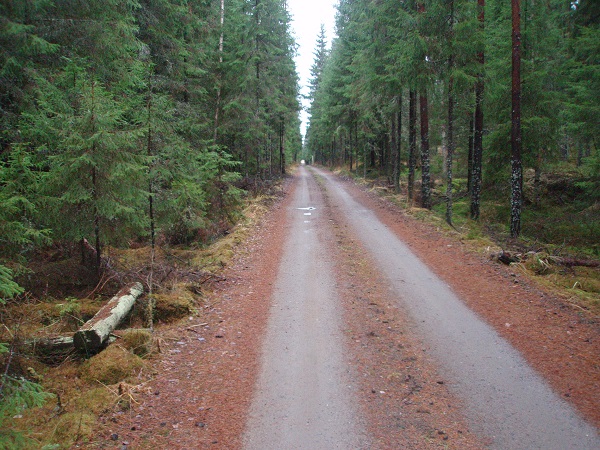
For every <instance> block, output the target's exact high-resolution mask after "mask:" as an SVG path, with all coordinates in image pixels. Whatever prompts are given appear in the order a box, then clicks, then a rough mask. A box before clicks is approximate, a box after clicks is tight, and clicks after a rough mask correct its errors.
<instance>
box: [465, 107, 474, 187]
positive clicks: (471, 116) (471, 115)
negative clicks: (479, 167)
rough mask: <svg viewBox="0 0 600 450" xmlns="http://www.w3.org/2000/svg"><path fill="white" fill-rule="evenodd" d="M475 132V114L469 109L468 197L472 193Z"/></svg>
mask: <svg viewBox="0 0 600 450" xmlns="http://www.w3.org/2000/svg"><path fill="white" fill-rule="evenodd" d="M474 132H475V116H474V111H473V110H471V111H470V112H469V142H468V145H469V148H468V151H469V154H468V156H467V192H468V194H469V197H471V196H472V195H473V147H474V141H475V136H474V135H473V134H474Z"/></svg>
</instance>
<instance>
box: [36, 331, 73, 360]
mask: <svg viewBox="0 0 600 450" xmlns="http://www.w3.org/2000/svg"><path fill="white" fill-rule="evenodd" d="M24 348H25V350H27V351H29V352H32V353H33V354H35V355H36V356H38V357H40V358H42V359H54V358H60V357H62V356H67V355H68V354H69V353H71V352H72V351H73V337H72V336H57V337H46V338H37V339H31V340H29V341H25V343H24Z"/></svg>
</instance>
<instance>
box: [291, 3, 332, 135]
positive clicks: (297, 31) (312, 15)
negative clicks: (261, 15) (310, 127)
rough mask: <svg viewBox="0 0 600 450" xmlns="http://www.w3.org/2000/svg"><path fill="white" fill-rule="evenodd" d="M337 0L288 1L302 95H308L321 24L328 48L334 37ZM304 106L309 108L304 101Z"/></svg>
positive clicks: (303, 116)
mask: <svg viewBox="0 0 600 450" xmlns="http://www.w3.org/2000/svg"><path fill="white" fill-rule="evenodd" d="M337 3H338V2H337V0H288V8H289V11H290V14H291V16H292V29H293V32H294V37H295V38H296V42H297V44H298V55H297V56H296V69H297V70H298V74H299V76H300V88H301V91H300V92H301V93H302V94H307V93H308V80H309V79H310V67H311V66H312V64H313V61H314V55H313V52H314V50H315V44H316V42H317V36H318V35H319V30H320V29H321V24H324V25H325V32H326V34H327V43H328V46H330V45H331V39H332V38H333V36H334V29H335V11H336V5H337ZM303 106H305V107H306V106H308V104H307V102H306V101H304V103H303ZM301 118H302V134H304V132H305V129H306V122H307V119H308V117H307V114H306V112H303V113H302V115H301Z"/></svg>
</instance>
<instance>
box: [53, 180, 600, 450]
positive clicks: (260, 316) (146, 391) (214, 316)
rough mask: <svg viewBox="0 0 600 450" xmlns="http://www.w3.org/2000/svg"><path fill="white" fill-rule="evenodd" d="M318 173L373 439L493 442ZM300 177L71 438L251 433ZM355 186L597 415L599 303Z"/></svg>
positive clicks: (193, 442)
mask: <svg viewBox="0 0 600 450" xmlns="http://www.w3.org/2000/svg"><path fill="white" fill-rule="evenodd" d="M316 179H317V181H319V176H317V177H316ZM319 184H320V185H321V193H320V194H319V193H318V192H317V191H314V196H318V195H321V196H323V199H322V201H323V202H324V204H325V208H324V209H325V210H326V212H325V214H326V215H325V216H324V217H323V218H322V219H320V220H323V221H324V222H326V223H328V225H327V226H328V227H330V228H328V230H330V232H328V233H326V234H325V236H326V237H325V238H324V239H323V242H322V245H323V246H324V247H325V248H326V249H327V250H328V251H329V252H330V255H331V258H332V263H331V264H332V268H333V269H332V270H333V276H334V278H335V288H336V290H337V293H338V294H337V295H338V298H339V299H340V302H341V303H340V308H341V310H342V311H343V312H342V316H343V320H344V323H345V324H346V325H345V328H344V339H343V341H344V343H343V346H344V349H345V351H346V352H347V353H346V355H347V356H346V358H347V359H348V361H349V365H350V366H351V367H353V368H354V369H353V370H354V371H356V372H359V373H360V375H361V376H360V377H359V379H358V381H357V387H356V393H357V394H356V398H357V411H358V416H359V420H358V423H359V424H360V426H361V427H363V426H364V428H365V433H366V434H367V435H368V436H369V439H370V440H371V446H370V448H382V449H383V448H416V449H418V448H423V449H426V448H457V449H458V448H461V449H468V448H487V447H488V446H493V444H494V443H493V437H491V436H486V435H485V434H482V433H481V432H479V431H478V430H476V429H474V427H473V423H472V422H469V420H468V419H467V418H466V416H465V414H464V410H465V404H464V403H465V402H464V400H463V399H461V398H460V397H459V396H457V394H456V391H455V390H453V389H452V388H451V386H450V384H451V383H449V382H448V380H447V379H446V378H445V375H444V373H443V369H442V368H441V367H440V365H439V362H437V361H436V360H435V358H434V357H433V356H432V355H431V354H430V352H428V351H426V347H427V346H426V345H425V344H424V342H423V340H422V339H421V337H420V336H419V334H418V333H415V332H414V331H415V329H414V323H412V321H411V319H410V318H408V317H407V316H406V315H405V314H404V311H403V310H402V308H398V307H397V304H396V303H397V299H396V298H395V296H394V293H393V292H391V291H390V289H388V288H387V287H386V281H385V279H384V277H383V275H382V274H381V273H380V270H379V269H378V268H377V266H376V265H375V264H374V263H373V261H372V260H371V259H370V258H369V257H368V256H366V253H365V250H364V248H363V247H362V245H361V244H360V243H359V242H358V239H357V237H356V235H355V233H354V232H352V231H351V229H350V228H349V227H347V226H345V223H344V219H343V218H341V217H340V216H339V214H338V215H336V214H337V213H336V211H335V207H333V206H332V204H331V203H330V200H329V196H328V194H327V193H326V192H325V191H324V190H323V186H322V183H321V182H319ZM297 185H298V182H297V177H296V178H295V179H292V178H289V179H288V180H287V181H286V184H285V187H284V190H285V195H284V196H282V197H281V198H280V199H279V200H277V201H276V202H275V203H273V204H271V205H270V206H269V207H268V208H265V209H264V210H263V212H262V213H261V217H262V218H261V219H260V220H259V221H258V222H256V223H255V224H254V225H252V227H251V229H249V230H248V229H246V230H244V232H243V233H242V234H240V235H239V236H237V237H235V238H234V241H235V245H234V246H233V248H232V249H231V256H232V258H231V260H230V261H228V262H227V263H226V264H223V265H226V267H225V268H224V269H223V270H222V272H220V273H219V276H220V278H219V279H218V280H220V281H217V282H214V283H213V285H212V288H211V289H210V290H209V291H208V290H207V291H204V292H203V294H202V295H201V296H199V297H198V298H197V299H196V301H197V303H198V304H197V309H196V310H195V311H194V312H193V313H190V314H189V316H186V317H185V319H183V320H182V321H179V322H174V323H171V324H162V325H159V326H158V327H157V329H156V331H155V340H156V342H157V343H158V347H159V349H160V352H159V353H155V354H154V355H152V356H150V357H148V358H147V359H146V366H145V368H144V370H143V371H142V370H140V371H139V372H138V375H137V378H136V379H129V380H128V382H127V383H117V385H114V386H104V387H103V388H102V389H105V390H108V391H110V392H113V393H114V395H113V397H114V398H115V399H117V400H119V401H118V402H114V404H110V403H109V404H108V405H105V407H104V408H99V409H97V421H96V423H95V424H92V423H89V424H85V425H86V426H88V428H89V432H87V431H86V432H85V433H84V432H83V429H82V422H81V420H80V422H79V428H77V427H75V428H74V429H73V430H72V431H71V434H72V436H71V437H75V438H76V442H75V443H73V445H72V448H107V449H109V448H110V449H113V448H118V449H150V448H154V449H156V448H169V449H191V448H199V449H200V448H221V449H234V448H241V447H242V446H243V444H244V442H245V439H246V438H245V437H244V436H245V433H248V430H247V424H248V412H249V410H250V409H251V406H252V401H253V398H254V396H255V394H256V386H257V379H258V377H259V374H260V371H261V356H262V348H263V345H264V339H265V335H266V332H267V327H268V319H269V316H270V314H271V307H272V305H271V302H272V298H273V294H274V289H275V286H276V282H277V277H278V271H279V267H280V263H281V259H282V256H283V254H284V250H285V245H286V240H287V239H288V238H289V236H288V233H289V230H290V228H291V223H290V217H289V214H288V213H287V211H289V210H290V208H292V207H293V205H292V201H293V193H294V192H295V190H296V189H297ZM344 189H345V190H346V191H347V192H349V193H350V194H351V195H352V197H353V198H354V199H355V200H356V201H357V202H359V203H360V204H361V205H363V206H364V208H366V209H369V210H372V211H374V212H375V214H376V216H377V218H378V219H379V220H380V221H381V222H382V223H383V224H385V225H386V227H387V228H389V229H390V230H391V231H392V232H393V233H394V234H395V235H396V236H397V237H398V238H400V239H401V240H402V241H404V242H405V243H406V244H407V245H408V247H409V248H410V250H411V251H412V252H413V253H415V254H416V255H417V256H418V257H419V258H420V259H421V260H422V261H423V262H425V263H426V264H427V265H428V266H429V268H430V269H431V270H432V271H433V272H434V273H435V274H436V275H437V276H438V277H439V278H440V279H441V280H443V282H444V283H447V284H448V285H449V286H450V287H451V289H452V290H453V291H454V292H455V293H456V294H457V295H458V296H459V297H460V299H461V300H462V301H463V302H464V303H465V304H466V305H467V306H468V308H470V309H471V310H472V311H474V312H475V313H476V315H477V316H479V317H480V318H482V319H483V320H484V321H485V322H486V323H487V324H489V325H490V326H491V327H493V328H494V329H495V330H496V331H497V333H498V334H499V335H500V336H502V337H503V338H504V339H506V340H507V341H508V342H509V343H510V344H511V345H512V346H513V347H514V348H516V349H517V350H518V351H519V352H520V353H521V355H523V357H524V358H525V360H526V361H527V362H528V363H529V364H530V365H531V366H532V367H533V368H534V369H535V370H536V371H537V372H538V373H539V374H541V375H542V376H543V377H544V378H545V379H546V380H547V381H548V383H549V384H550V385H551V386H552V388H553V390H554V392H556V394H557V395H559V396H560V397H561V398H563V399H564V400H566V401H567V402H568V403H570V404H571V405H573V406H574V407H575V408H576V410H577V411H578V412H579V414H581V415H582V416H583V417H585V418H586V419H587V420H588V421H589V422H590V423H591V424H593V425H594V426H596V427H600V395H599V394H598V393H599V392H600V360H599V358H598V355H600V320H599V318H598V317H597V316H596V315H595V314H594V313H593V312H590V311H586V310H582V309H581V308H578V307H576V306H574V305H573V304H572V303H571V302H570V301H569V298H567V297H565V296H562V295H560V294H557V293H556V292H554V291H552V290H550V289H548V288H547V287H544V286H541V285H539V284H537V283H536V282H535V281H534V280H532V279H530V278H529V277H528V276H526V275H525V273H524V272H522V271H520V270H519V267H518V266H510V267H509V266H504V265H502V264H500V263H498V262H497V261H493V260H490V259H489V257H488V253H489V251H492V250H490V249H488V250H486V252H485V253H482V252H481V251H480V249H479V248H475V247H474V246H473V243H472V242H468V241H466V240H465V239H464V238H463V237H462V236H461V235H460V234H457V233H448V232H445V231H443V230H442V229H441V228H440V227H439V226H437V225H436V224H432V223H427V222H425V221H422V220H417V219H415V218H413V217H411V216H410V215H407V214H406V213H405V211H403V210H402V209H401V208H400V207H398V206H396V205H394V204H392V203H390V202H389V201H388V200H386V199H382V198H381V197H380V196H379V195H377V192H376V190H369V189H367V188H365V187H364V186H363V187H360V186H357V185H355V184H354V183H353V182H350V181H346V182H344ZM232 235H236V230H235V229H234V230H232ZM348 324H351V325H348ZM78 370H79V369H71V370H66V372H65V373H64V374H63V375H62V376H63V377H64V379H63V381H62V383H70V382H71V381H73V380H72V379H75V378H77V379H78V378H79V372H78ZM56 382H57V383H59V384H60V381H59V380H58V381H56ZM77 383H79V382H78V381H77ZM77 383H76V384H77ZM123 399H125V400H127V401H126V402H125V403H126V407H123ZM113 400H114V399H113ZM75 403H76V402H75V401H73V402H72V404H75ZM66 408H67V409H68V406H67V407H66ZM81 417H82V416H80V419H81ZM56 428H57V426H55V437H54V442H57V438H58V437H59V436H58V435H57V434H56ZM475 428H477V427H475Z"/></svg>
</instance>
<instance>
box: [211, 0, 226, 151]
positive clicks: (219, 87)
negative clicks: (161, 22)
mask: <svg viewBox="0 0 600 450" xmlns="http://www.w3.org/2000/svg"><path fill="white" fill-rule="evenodd" d="M220 12H221V21H220V23H221V35H220V36H219V70H218V75H217V101H216V105H215V128H214V132H213V142H214V143H215V144H216V143H217V137H218V130H219V112H220V109H221V95H222V94H221V92H222V89H223V72H222V71H223V40H224V32H225V31H224V29H225V0H221V10H220Z"/></svg>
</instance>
